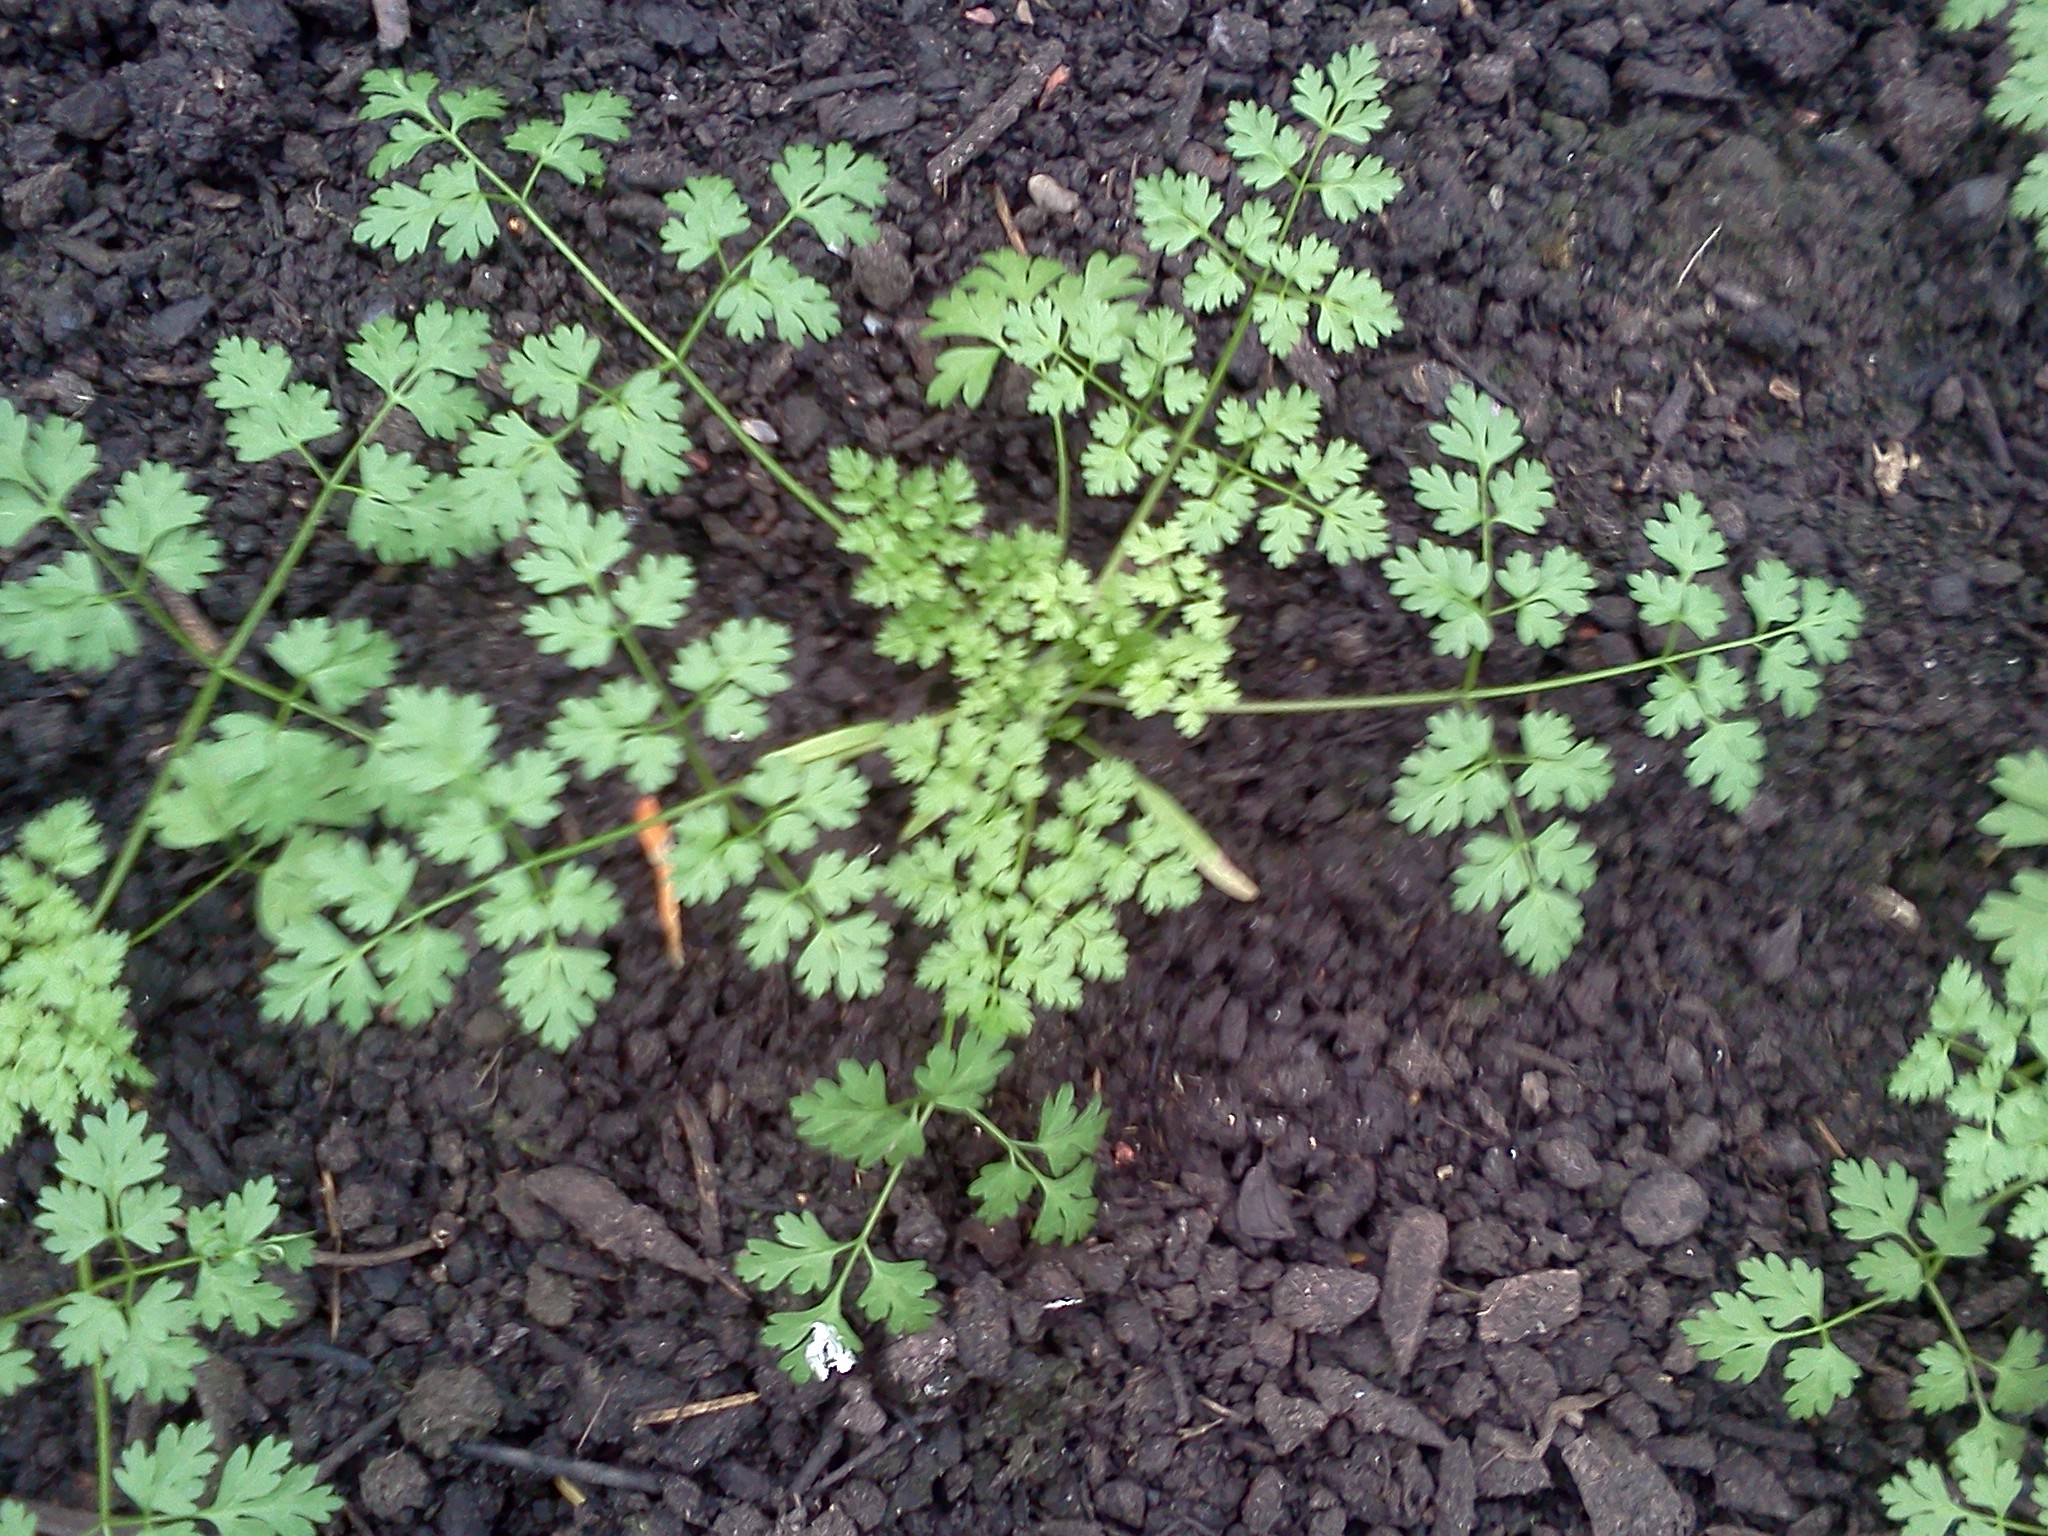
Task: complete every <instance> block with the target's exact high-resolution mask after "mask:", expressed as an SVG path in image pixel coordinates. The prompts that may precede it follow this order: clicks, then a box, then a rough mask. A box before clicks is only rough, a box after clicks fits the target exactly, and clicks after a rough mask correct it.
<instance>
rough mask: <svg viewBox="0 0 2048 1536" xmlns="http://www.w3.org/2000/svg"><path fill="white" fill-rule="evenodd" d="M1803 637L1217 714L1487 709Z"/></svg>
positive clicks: (1231, 708) (1222, 707)
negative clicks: (1483, 682)
mask: <svg viewBox="0 0 2048 1536" xmlns="http://www.w3.org/2000/svg"><path fill="white" fill-rule="evenodd" d="M1798 633H1799V626H1798V625H1796V624H1784V625H1780V626H1779V627H1778V628H1776V629H1767V630H1765V631H1763V632H1762V633H1761V634H1755V635H1744V636H1742V637H1740V638H1738V639H1734V640H1718V641H1716V642H1715V643H1714V644H1712V645H1701V646H1695V647H1694V648H1693V649H1691V650H1689V651H1673V652H1672V653H1671V654H1670V655H1668V656H1651V657H1647V658H1645V659H1644V660H1642V661H1629V662H1622V663H1621V664H1619V665H1617V666H1612V667H1599V668H1596V669H1595V670H1593V671H1591V672H1573V673H1569V674H1567V675H1565V676H1563V677H1546V678H1539V679H1536V680H1534V681H1530V682H1523V683H1494V684H1491V685H1490V686H1488V687H1485V688H1470V689H1467V688H1426V689H1422V690H1420V691H1418V692H1414V693H1363V694H1345V695H1341V696H1338V697H1334V698H1327V699H1240V700H1238V701H1237V702H1236V703H1235V704H1219V705H1218V706H1216V708H1215V709H1214V710H1212V711H1211V713H1212V714H1218V715H1328V714H1339V713H1348V712H1350V711H1354V710H1367V709H1427V708H1430V707H1432V706H1434V705H1438V704H1458V703H1473V704H1477V703H1483V702H1485V701H1486V700H1489V699H1518V698H1524V697H1527V696H1528V695H1530V694H1537V693H1557V692H1559V691H1560V690H1562V689H1566V688H1578V687H1581V686H1584V685H1586V684H1589V683H1605V682H1612V681H1614V680H1615V679H1617V678H1623V677H1634V676H1636V675H1637V674H1639V673H1644V672H1657V671H1661V670H1663V669H1665V668H1667V667H1673V666H1677V665H1679V664H1680V663H1682V662H1688V661H1698V660H1699V659H1701V658H1702V657H1706V656H1719V655H1721V654H1723V653H1724V652H1727V651H1739V650H1743V649H1745V648H1747V647H1750V646H1763V645H1768V644H1770V643H1771V642H1772V641H1773V640H1782V639H1783V638H1785V637H1786V636H1787V635H1796V634H1798ZM1082 702H1083V703H1086V704H1115V705H1118V706H1119V707H1121V705H1122V700H1120V699H1118V698H1117V697H1116V696H1115V695H1114V694H1104V693H1091V694H1087V695H1085V696H1084V698H1083V699H1082Z"/></svg>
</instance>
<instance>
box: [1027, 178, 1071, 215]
mask: <svg viewBox="0 0 2048 1536" xmlns="http://www.w3.org/2000/svg"><path fill="white" fill-rule="evenodd" d="M1024 190H1025V191H1026V192H1028V193H1030V194H1031V201H1032V202H1034V203H1036V204H1037V205H1038V206H1039V207H1041V208H1043V209H1044V210H1045V211H1046V212H1047V213H1051V214H1057V215H1058V216H1059V217H1061V218H1068V217H1071V216H1072V214H1073V212H1074V210H1075V209H1076V208H1079V207H1080V206H1081V199H1080V198H1079V197H1077V196H1075V195H1074V194H1073V193H1072V192H1069V191H1068V190H1067V189H1066V188H1065V187H1063V186H1061V185H1060V184H1059V183H1058V182H1056V181H1054V180H1053V179H1052V178H1051V177H1050V176H1048V175H1046V174H1045V173H1044V172H1043V171H1040V172H1039V173H1038V174H1037V175H1035V176H1033V177H1032V178H1031V179H1030V180H1029V181H1027V182H1025V183H1024Z"/></svg>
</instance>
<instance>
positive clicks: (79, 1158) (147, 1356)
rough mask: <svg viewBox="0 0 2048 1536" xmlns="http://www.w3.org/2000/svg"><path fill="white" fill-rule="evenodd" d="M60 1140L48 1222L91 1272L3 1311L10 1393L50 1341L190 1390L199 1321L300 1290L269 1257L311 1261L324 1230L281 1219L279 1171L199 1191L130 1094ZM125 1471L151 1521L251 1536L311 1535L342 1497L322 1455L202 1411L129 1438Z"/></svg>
mask: <svg viewBox="0 0 2048 1536" xmlns="http://www.w3.org/2000/svg"><path fill="white" fill-rule="evenodd" d="M56 1151H57V1157H56V1178H55V1180H54V1181H53V1182H51V1183H49V1184H47V1185H45V1186H44V1188H43V1190H42V1193H41V1195H40V1196H39V1197H38V1200H37V1202H36V1216H35V1226H36V1227H37V1228H39V1229H40V1230H41V1232H42V1234H43V1239H42V1240H43V1245H44V1247H46V1248H47V1249H48V1250H49V1252H50V1254H51V1255H52V1257H54V1258H55V1259H57V1260H58V1261H59V1262H61V1263H63V1264H66V1265H69V1266H72V1267H73V1268H75V1270H76V1272H77V1275H78V1283H77V1285H76V1286H75V1287H74V1288H73V1289H72V1290H70V1291H68V1292H66V1293H64V1294H62V1295H59V1296H56V1297H52V1298H49V1299H48V1300H45V1301H43V1302H40V1303H36V1304H33V1305H31V1306H28V1307H25V1308H22V1309H20V1310H18V1311H16V1312H13V1313H10V1314H8V1315H6V1316H5V1317H0V1397H4V1396H6V1395H8V1394H10V1393H13V1392H17V1391H19V1390H20V1389H21V1388H22V1387H24V1386H26V1385H28V1384H29V1383H30V1382H32V1381H33V1380H35V1358H36V1354H37V1351H38V1350H39V1349H47V1350H48V1351H49V1352H50V1353H52V1354H54V1355H55V1356H56V1358H57V1359H58V1361H59V1362H60V1363H61V1364H62V1365H64V1366H65V1367H66V1368H68V1369H71V1370H82V1371H87V1372H90V1373H91V1374H92V1375H93V1376H94V1378H95V1379H96V1380H98V1381H101V1382H103V1383H104V1384H105V1388H106V1390H107V1392H109V1393H110V1394H111V1395H112V1396H113V1397H115V1398H117V1399H131V1398H139V1399H142V1400H143V1401H145V1402H149V1403H157V1404H165V1405H175V1404H179V1403H182V1402H184V1401H185V1400H186V1399H187V1398H189V1397H190V1396H191V1394H192V1389H193V1380H194V1376H193V1373H194V1370H195V1369H196V1367H197V1366H198V1364H199V1363H200V1362H201V1361H202V1360H203V1359H204V1358H205V1356H206V1351H205V1348H204V1347H203V1345H202V1344H201V1342H200V1337H199V1335H200V1333H201V1331H202V1330H207V1329H213V1328H219V1327H222V1326H231V1327H233V1328H234V1329H236V1330H237V1331H238V1332H241V1333H251V1334H253V1333H257V1332H260V1331H262V1330H263V1329H266V1328H275V1327H277V1326H279V1325H280V1324H282V1323H283V1322H285V1321H286V1320H288V1318H289V1317H290V1315H291V1311H292V1306H291V1303H290V1301H289V1300H288V1299H287V1297H286V1295H285V1293H284V1291H283V1290H282V1289H281V1288H280V1287H279V1286H278V1285H277V1284H276V1283H275V1282H274V1281H272V1280H270V1279H268V1278H266V1277H265V1271H266V1270H274V1269H286V1270H299V1269H304V1268H305V1267H306V1266H307V1265H308V1264H310V1263H311V1262H312V1259H313V1243H312V1239H311V1238H309V1237H305V1236H288V1235H281V1234H279V1233H278V1232H277V1231H276V1230H275V1229H276V1226H277V1221H278V1214H279V1213H278V1206H277V1191H276V1187H275V1185H274V1183H273V1182H272V1181H271V1180H270V1179H269V1178H267V1177H266V1178H259V1179H254V1180H251V1181H250V1182H249V1183H247V1184H245V1185H244V1186H243V1187H242V1188H241V1189H239V1190H237V1191H236V1192H234V1193H233V1194H230V1195H228V1196H227V1197H226V1198H224V1199H222V1200H218V1201H214V1202H211V1203H209V1204H204V1205H187V1204H186V1203H185V1201H184V1197H183V1195H182V1194H181V1192H180V1191H179V1190H178V1189H177V1188H176V1187H174V1186H172V1185H168V1184H165V1183H163V1182H162V1178H161V1176H162V1174H163V1171H164V1151H165V1146H164V1139H163V1137H161V1136H159V1135H157V1134H155V1133H153V1132H151V1131H150V1130H149V1129H148V1128H147V1126H146V1124H145V1123H144V1121H143V1119H142V1117H141V1116H140V1115H137V1114H135V1113H133V1112H132V1111H130V1110H129V1109H128V1108H127V1107H126V1106H125V1105H123V1104H120V1103H118V1102H116V1103H114V1104H113V1105H111V1106H110V1107H109V1108H108V1110H107V1111H106V1113H105V1114H103V1115H93V1116H88V1117H87V1118H86V1119H85V1121H84V1122H83V1123H82V1124H81V1125H80V1127H79V1129H78V1131H77V1132H76V1133H75V1134H72V1133H62V1134H59V1135H58V1137H57V1145H56ZM181 1233H182V1241H181V1237H180V1234H181ZM112 1449H113V1448H112V1447H111V1446H102V1448H101V1454H102V1455H103V1456H110V1455H111V1452H112ZM112 1482H113V1485H114V1486H115V1487H117V1488H118V1489H119V1490H120V1492H121V1493H122V1494H123V1495H125V1496H126V1498H127V1499H128V1501H129V1502H130V1504H131V1505H132V1506H133V1507H134V1509H135V1511H136V1512H137V1514H138V1515H140V1516H141V1517H142V1519H143V1521H144V1522H145V1523H147V1524H149V1525H150V1528H151V1529H155V1530H164V1531H180V1532H190V1533H193V1536H196V1533H197V1531H198V1529H199V1525H200V1524H201V1523H205V1524H207V1525H210V1526H211V1527H212V1528H213V1529H215V1530H217V1531H233V1532H237V1533H241V1536H311V1532H312V1531H313V1530H314V1528H315V1527H316V1526H318V1525H320V1524H321V1523H323V1522H324V1521H326V1520H327V1519H328V1517H329V1516H331V1515H332V1514H334V1512H335V1511H336V1510H337V1509H338V1508H339V1507H340V1500H339V1499H337V1498H336V1497H335V1496H334V1495H333V1494H332V1493H330V1492H329V1491H328V1490H327V1489H326V1488H325V1487H323V1486H321V1485H320V1483H319V1482H318V1480H317V1478H316V1476H315V1474H314V1472H313V1470H312V1469H311V1468H310V1467H303V1466H297V1465H294V1464H293V1462H292V1459H291V1447H290V1445H289V1444H287V1443H286V1442H284V1441H282V1440H277V1439H272V1438H268V1437H266V1438H265V1439H263V1440H261V1441H259V1442H257V1443H256V1444H255V1445H253V1446H236V1447H234V1448H232V1449H231V1450H229V1451H228V1453H227V1454H226V1456H225V1457H223V1456H222V1455H221V1453H220V1452H219V1451H218V1450H217V1449H216V1448H215V1445H214V1435H213V1431H212V1429H211V1428H209V1427H208V1426H207V1425H206V1424H204V1423H199V1424H190V1425H166V1426H164V1427H163V1428H162V1429H161V1430H160V1431H159V1432H158V1435H157V1438H156V1440H155V1442H154V1443H153V1444H152V1443H149V1442H146V1441H137V1442H136V1443H134V1444H132V1445H130V1446H129V1447H128V1448H127V1449H126V1450H125V1451H124V1452H123V1453H122V1455H121V1458H120V1460H119V1462H118V1463H116V1464H115V1465H114V1466H113V1467H112ZM33 1525H34V1522H33V1519H32V1518H31V1517H30V1516H29V1514H28V1512H27V1510H26V1509H25V1508H24V1507H23V1506H21V1505H18V1504H14V1503H11V1502H9V1501H5V1500H0V1530H32V1529H33Z"/></svg>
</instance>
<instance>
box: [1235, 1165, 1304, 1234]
mask: <svg viewBox="0 0 2048 1536" xmlns="http://www.w3.org/2000/svg"><path fill="white" fill-rule="evenodd" d="M1288 1206H1289V1201H1288V1198H1287V1191H1286V1190H1284V1189H1282V1188H1281V1187H1280V1183H1279V1181H1278V1180H1277V1179H1275V1178H1274V1177H1273V1171H1272V1170H1271V1169H1270V1168H1268V1167H1267V1166H1266V1163H1265V1160H1264V1159H1263V1158H1261V1159H1260V1160H1259V1161H1258V1162H1256V1163H1254V1164H1253V1165H1252V1167H1251V1169H1250V1170H1249V1171H1248V1172H1247V1173H1246V1174H1245V1176H1244V1180H1243V1182H1242V1183H1240V1184H1239V1185H1238V1187H1237V1206H1236V1211H1235V1214H1236V1218H1237V1230H1238V1231H1239V1232H1240V1233H1242V1234H1243V1235H1244V1236H1245V1237H1246V1238H1248V1239H1250V1240H1251V1241H1253V1242H1261V1243H1284V1242H1286V1241H1287V1240H1288V1239H1289V1238H1291V1237H1293V1236H1294V1233H1295V1226H1294V1216H1293V1214H1292V1212H1290V1210H1289V1209H1288Z"/></svg>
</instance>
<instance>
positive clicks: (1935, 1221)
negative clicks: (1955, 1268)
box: [1918, 1196, 1991, 1259]
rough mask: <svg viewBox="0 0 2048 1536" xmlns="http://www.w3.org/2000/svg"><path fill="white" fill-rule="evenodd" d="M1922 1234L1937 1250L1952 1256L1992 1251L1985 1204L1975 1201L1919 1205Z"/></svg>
mask: <svg viewBox="0 0 2048 1536" xmlns="http://www.w3.org/2000/svg"><path fill="white" fill-rule="evenodd" d="M1918 1225H1919V1228H1920V1235H1921V1236H1922V1237H1924V1238H1926V1239H1927V1242H1928V1245H1929V1246H1930V1247H1931V1248H1933V1249H1934V1251H1935V1252H1936V1253H1939V1254H1941V1255H1943V1256H1944V1257H1946V1258H1950V1259H1980V1258H1982V1257H1983V1256H1984V1255H1985V1254H1987V1253H1989V1252H1990V1251H1991V1229H1990V1228H1989V1227H1988V1226H1986V1225H1985V1224H1984V1207H1983V1206H1982V1205H1980V1204H1978V1203H1977V1202H1975V1201H1969V1200H1952V1199H1950V1198H1948V1197H1947V1196H1944V1197H1943V1199H1942V1200H1941V1201H1940V1202H1939V1203H1938V1204H1937V1203H1936V1202H1934V1201H1928V1202H1927V1203H1926V1204H1924V1205H1922V1206H1921V1207H1920V1219H1919V1223H1918Z"/></svg>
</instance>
